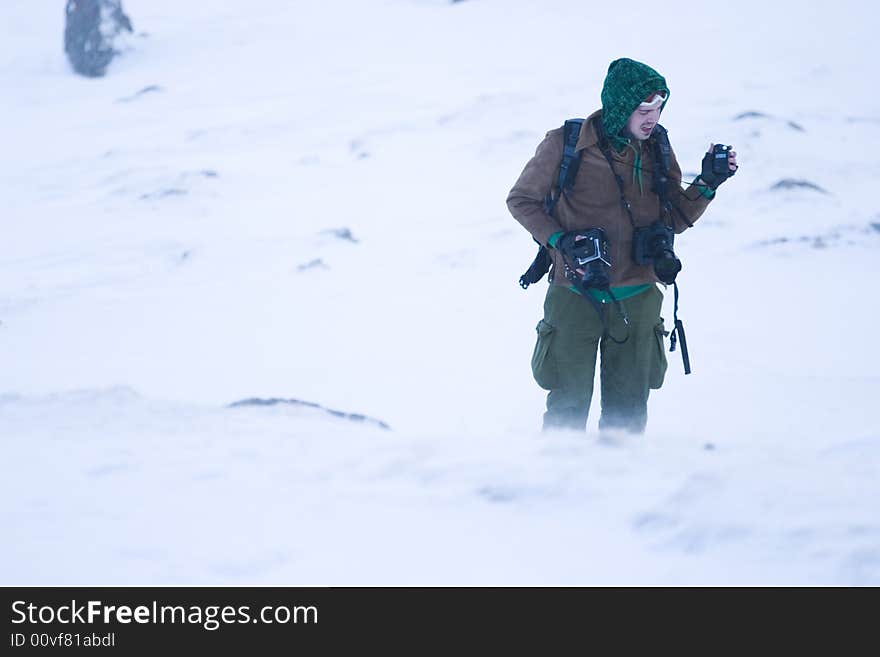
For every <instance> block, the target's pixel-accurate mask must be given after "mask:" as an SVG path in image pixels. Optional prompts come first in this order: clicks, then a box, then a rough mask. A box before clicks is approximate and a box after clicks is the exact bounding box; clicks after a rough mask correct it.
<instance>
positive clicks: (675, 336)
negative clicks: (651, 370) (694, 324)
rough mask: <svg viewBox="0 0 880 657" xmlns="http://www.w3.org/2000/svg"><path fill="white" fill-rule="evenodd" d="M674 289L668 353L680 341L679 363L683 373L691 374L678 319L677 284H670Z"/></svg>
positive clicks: (682, 327)
mask: <svg viewBox="0 0 880 657" xmlns="http://www.w3.org/2000/svg"><path fill="white" fill-rule="evenodd" d="M672 286H673V288H674V289H675V305H674V306H673V314H672V318H673V322H674V326H673V329H672V333H671V334H670V335H669V351H670V353H671V352H673V351H675V345H676V343H677V342H678V341H681V362H682V363H683V364H684V373H685V374H690V373H691V359H690V356H689V355H688V343H687V338H686V337H685V335H684V323H683V322H682V321H681V320H680V319H679V318H678V283H673V284H672Z"/></svg>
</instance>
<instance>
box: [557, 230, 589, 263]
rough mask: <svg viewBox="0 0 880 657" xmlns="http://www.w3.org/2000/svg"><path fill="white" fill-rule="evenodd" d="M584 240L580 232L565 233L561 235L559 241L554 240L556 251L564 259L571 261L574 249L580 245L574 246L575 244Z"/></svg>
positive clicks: (584, 237)
mask: <svg viewBox="0 0 880 657" xmlns="http://www.w3.org/2000/svg"><path fill="white" fill-rule="evenodd" d="M578 238H580V239H578ZM585 239H587V238H586V236H585V235H584V234H583V232H582V231H577V230H570V231H568V232H567V233H562V235H560V236H559V239H557V240H556V250H557V251H559V252H560V253H561V254H562V255H564V256H565V257H566V258H569V259H570V260H573V259H574V254H575V252H576V249H577V248H578V247H580V246H581V245H580V244H575V242H578V243H579V242H581V240H585Z"/></svg>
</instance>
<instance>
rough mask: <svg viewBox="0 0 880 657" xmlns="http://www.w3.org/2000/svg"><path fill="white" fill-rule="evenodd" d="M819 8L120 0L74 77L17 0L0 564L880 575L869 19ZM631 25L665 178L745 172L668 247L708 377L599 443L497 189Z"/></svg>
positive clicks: (5, 273) (33, 569)
mask: <svg viewBox="0 0 880 657" xmlns="http://www.w3.org/2000/svg"><path fill="white" fill-rule="evenodd" d="M836 7H837V8H836V10H835V11H834V12H829V13H826V12H825V11H823V10H821V9H820V8H819V7H818V6H814V5H805V4H803V3H794V2H782V3H777V4H776V5H772V6H768V5H767V4H766V3H758V2H752V1H747V2H741V3H736V4H735V5H724V6H718V7H714V8H708V7H705V8H703V9H701V10H700V11H699V12H696V11H695V10H694V9H693V5H692V3H667V4H665V5H664V8H663V11H662V13H659V12H658V13H655V14H651V15H650V16H644V15H640V16H638V17H636V16H630V15H627V14H625V13H623V12H619V11H618V12H616V13H611V11H610V9H609V8H599V9H597V8H595V7H591V6H588V4H587V3H575V2H565V1H563V0H551V1H548V2H543V3H531V2H524V1H523V2H519V1H514V0H505V1H503V0H468V1H467V2H463V3H455V4H451V3H447V2H444V1H440V0H434V1H431V0H388V1H385V2H380V1H379V0H375V1H370V2H355V1H354V0H335V1H332V2H326V3H311V2H280V1H278V0H256V1H255V2H252V3H247V4H246V5H228V6H226V5H218V6H214V7H212V8H211V11H210V13H207V12H206V10H205V9H204V8H203V7H200V6H199V5H198V4H197V3H193V4H188V3H187V4H183V5H182V4H181V3H174V2H170V1H169V0H153V1H148V0H137V1H135V0H127V1H126V2H125V8H126V10H127V11H128V13H129V14H130V16H131V18H132V21H133V23H134V26H135V31H136V35H135V36H134V37H133V38H132V39H131V50H130V51H129V52H127V53H126V54H125V55H124V56H123V57H121V58H120V59H118V60H117V61H115V62H114V63H113V64H112V65H111V67H110V69H109V72H108V75H107V77H105V78H103V79H99V80H86V79H83V78H79V77H77V76H75V75H73V74H72V73H71V71H70V70H69V68H68V66H67V63H66V61H65V60H64V58H63V52H62V49H61V32H62V29H63V2H60V1H59V2H49V1H47V0H41V1H40V2H33V1H28V0H7V3H5V6H4V10H5V14H4V22H3V24H2V26H0V30H2V34H0V37H2V38H0V85H2V88H3V89H4V90H6V91H5V93H4V102H3V104H2V105H0V116H2V118H3V121H2V122H0V125H3V126H4V130H3V143H4V145H5V147H6V148H5V157H4V158H2V160H0V192H2V194H3V199H4V211H3V218H4V222H3V224H4V229H5V239H4V240H3V241H2V244H0V362H2V363H3V368H2V374H0V395H2V397H0V437H2V441H3V447H4V453H5V454H6V458H5V459H4V461H3V464H4V467H3V472H2V478H0V479H2V488H0V491H2V493H3V495H2V499H3V502H2V503H0V521H2V522H3V526H4V527H5V528H7V532H8V536H9V537H11V540H7V541H4V547H3V550H4V551H5V554H4V555H3V556H5V557H6V558H5V559H3V560H2V562H0V563H2V564H3V565H2V568H0V582H2V583H4V584H48V583H96V584H97V583H102V584H103V583H106V584H121V583H145V584H159V583H212V584H220V583H277V584H341V583H356V584H361V583H371V584H398V583H403V584H415V583H420V584H455V583H461V584H488V583H492V584H542V583H549V584H589V583H599V584H611V583H627V584H629V583H632V584H637V583H649V584H653V583H692V584H700V583H725V584H742V583H758V584H776V583H793V584H878V583H880V512H878V509H877V504H876V500H877V499H878V493H880V484H878V473H880V463H878V458H880V423H878V421H877V419H876V414H875V412H874V411H875V406H876V402H875V400H876V399H877V398H878V397H880V375H878V369H880V368H878V366H880V350H878V349H877V348H876V346H875V341H874V340H873V335H872V334H873V327H874V326H876V325H877V323H878V320H880V311H878V304H877V302H876V287H877V274H878V265H877V261H876V253H877V250H878V247H880V203H878V202H877V201H876V200H875V199H874V197H873V195H872V194H871V190H872V189H873V187H874V180H875V179H876V177H877V174H878V169H880V164H878V162H877V160H876V159H875V158H873V157H872V156H871V154H872V153H873V152H874V151H875V149H874V148H873V146H874V145H876V144H878V142H880V139H878V136H877V129H878V127H880V97H878V94H877V92H876V89H875V88H874V85H873V84H872V83H871V81H870V80H871V78H870V76H869V75H868V63H867V62H866V61H865V56H864V52H863V50H864V44H865V43H870V41H871V37H872V36H873V35H872V34H871V29H872V26H873V25H876V23H877V17H878V16H877V13H878V11H877V9H876V8H875V7H874V6H873V5H872V4H870V3H868V2H855V1H850V2H842V3H838V4H837V5H836ZM603 12H605V13H603ZM566 43H568V44H570V46H569V47H568V48H565V47H564V44H566ZM561 44H562V49H561V50H560V45H561ZM560 52H562V53H563V54H567V55H568V56H569V57H570V59H571V61H572V64H571V67H570V68H568V69H565V70H560ZM620 56H629V57H634V58H636V59H642V60H644V61H647V62H649V63H651V64H652V65H653V66H655V67H656V68H657V69H658V70H659V71H661V72H662V73H663V74H664V75H665V76H666V78H667V80H668V82H669V85H670V88H671V90H672V97H671V99H670V103H669V105H668V108H667V110H666V111H665V113H664V114H665V115H664V117H663V123H664V125H665V126H666V127H667V128H668V129H669V131H670V136H671V138H672V141H673V145H674V147H675V149H676V153H677V155H678V158H679V160H680V161H681V162H682V165H683V167H684V168H685V170H686V171H690V172H691V173H694V172H695V171H696V170H697V168H698V166H699V161H700V158H701V156H702V152H703V151H704V150H705V148H706V146H707V145H708V143H709V142H710V141H718V142H726V143H732V144H734V145H735V146H736V147H737V150H738V152H739V154H740V160H741V162H742V165H743V166H742V168H741V170H740V172H739V173H738V175H737V176H736V178H735V179H733V180H732V181H731V182H730V183H728V184H726V185H725V186H724V187H723V188H722V189H721V190H720V191H719V195H718V200H717V201H716V202H715V203H713V205H712V207H711V208H710V210H709V211H708V212H707V213H706V215H705V216H704V218H703V219H701V221H700V223H699V224H698V226H697V228H696V229H695V230H693V231H691V232H688V233H687V234H685V235H684V236H683V237H682V238H681V239H680V240H678V241H677V243H676V247H677V251H678V253H679V255H680V256H681V257H682V259H683V261H684V266H685V269H684V271H683V273H682V276H681V279H680V280H681V287H682V295H683V297H682V304H681V316H682V317H683V319H684V320H685V323H686V325H687V328H688V340H689V344H690V347H691V352H692V361H693V365H694V374H693V375H691V376H689V377H684V376H683V374H682V372H681V363H680V361H679V360H676V358H677V356H676V355H675V354H673V355H671V357H670V371H669V374H668V376H667V383H666V385H665V386H664V388H663V389H662V390H661V391H659V392H657V393H655V394H654V395H653V396H652V400H651V407H650V414H651V418H650V421H649V431H648V434H647V435H646V436H644V437H643V438H638V439H626V440H622V441H620V442H618V443H614V444H608V443H599V442H597V441H596V439H595V421H596V418H595V415H596V413H593V417H592V418H591V421H590V426H589V430H590V431H589V432H588V434H587V435H586V436H564V435H563V436H555V437H550V436H544V435H541V434H540V433H539V432H538V427H539V426H540V414H541V411H542V405H543V395H542V393H541V391H540V390H539V389H538V388H537V387H536V386H535V385H534V383H533V382H532V380H531V376H530V372H529V367H528V362H529V356H530V353H531V349H532V346H533V340H534V325H535V323H536V322H537V320H538V319H539V318H540V312H541V310H540V308H541V303H542V296H543V295H542V292H543V290H542V289H541V286H537V289H535V288H533V289H531V290H529V291H528V292H522V291H521V290H520V289H519V288H518V287H517V286H516V279H517V277H518V276H519V274H520V273H521V271H522V269H523V268H524V267H525V266H527V264H528V263H529V262H530V259H531V257H532V256H533V244H532V242H531V240H530V238H529V237H528V235H527V234H526V233H525V232H524V231H523V230H522V229H521V228H520V227H519V226H518V225H517V224H516V222H515V221H514V220H513V219H512V218H511V217H510V216H509V214H508V213H507V210H506V207H505V205H504V199H505V197H506V194H507V191H508V190H509V188H510V186H511V185H512V184H513V182H514V180H515V179H516V177H517V175H518V174H519V171H520V170H521V168H522V166H523V165H524V163H525V162H526V160H527V159H528V157H530V155H531V154H532V152H533V151H534V148H535V145H536V144H537V143H538V142H539V141H540V139H541V137H542V136H543V134H544V132H545V131H546V130H549V129H551V128H553V127H556V126H558V125H560V124H561V122H562V121H563V120H564V119H565V118H567V117H569V116H578V115H581V116H583V115H586V114H587V113H589V112H591V111H592V110H593V109H595V108H596V106H597V104H598V96H599V90H600V87H601V82H602V79H603V77H604V73H605V69H606V67H607V64H608V62H609V61H611V60H612V59H614V58H616V57H620ZM791 180H794V181H808V182H809V183H812V184H813V185H816V186H818V187H820V188H821V191H819V190H815V189H810V188H808V187H789V188H782V189H780V188H777V187H776V186H777V184H778V183H780V182H781V181H791ZM783 187H784V185H783ZM668 297H671V294H670V295H668ZM670 301H671V299H669V298H667V302H670ZM664 315H665V316H666V317H667V319H668V318H669V317H671V307H669V308H667V309H666V312H665V313H664ZM250 397H281V398H296V399H302V400H307V401H311V402H317V403H320V404H322V405H323V406H325V407H327V408H330V409H341V410H343V411H346V412H354V413H364V414H366V415H368V416H371V417H375V418H379V419H380V420H383V421H385V422H387V423H388V424H389V425H390V427H391V430H390V431H383V430H381V429H379V428H377V427H375V426H372V425H365V424H363V423H357V422H352V421H349V420H346V419H344V418H339V417H334V416H332V415H329V414H326V413H323V412H321V411H320V410H317V409H309V408H304V407H293V406H287V407H271V408H235V409H232V408H228V407H227V405H228V404H230V403H231V402H234V401H236V400H240V399H244V398H250ZM594 404H596V405H597V404H598V400H594ZM594 408H595V406H594Z"/></svg>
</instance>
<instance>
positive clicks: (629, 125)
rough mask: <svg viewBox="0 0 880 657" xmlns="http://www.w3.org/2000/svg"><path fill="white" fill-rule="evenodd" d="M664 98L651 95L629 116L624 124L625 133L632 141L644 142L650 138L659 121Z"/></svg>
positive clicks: (658, 95)
mask: <svg viewBox="0 0 880 657" xmlns="http://www.w3.org/2000/svg"><path fill="white" fill-rule="evenodd" d="M663 100H664V98H663V97H662V96H661V95H660V94H651V96H649V97H648V98H646V99H645V102H643V103H642V104H641V105H639V106H638V107H637V108H636V110H635V112H633V113H632V114H630V117H629V120H628V121H627V122H626V132H627V134H628V135H629V136H630V137H632V138H633V139H639V140H644V139H647V138H648V137H650V136H651V132H652V131H653V130H654V126H655V125H657V121H659V120H660V109H661V108H662V107H663Z"/></svg>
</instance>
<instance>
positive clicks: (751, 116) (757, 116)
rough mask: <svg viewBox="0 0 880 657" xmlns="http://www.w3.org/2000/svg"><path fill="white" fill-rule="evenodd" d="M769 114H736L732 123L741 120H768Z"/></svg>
mask: <svg viewBox="0 0 880 657" xmlns="http://www.w3.org/2000/svg"><path fill="white" fill-rule="evenodd" d="M769 118H770V115H769V114H764V113H763V112H743V113H742V114H737V115H736V116H734V117H733V120H734V121H741V120H742V119H769Z"/></svg>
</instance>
